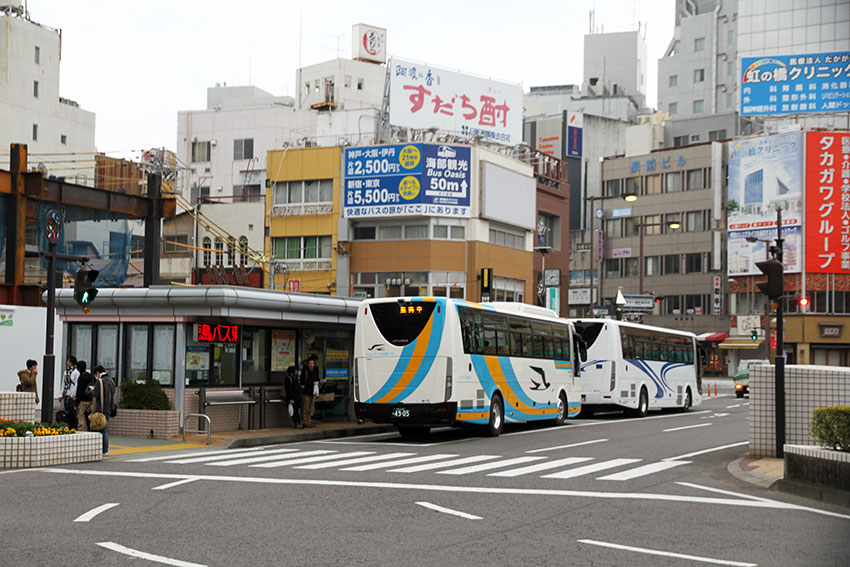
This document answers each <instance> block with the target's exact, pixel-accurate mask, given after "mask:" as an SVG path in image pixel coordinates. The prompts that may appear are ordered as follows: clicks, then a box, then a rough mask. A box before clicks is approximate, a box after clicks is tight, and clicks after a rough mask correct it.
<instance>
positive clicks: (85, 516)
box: [74, 502, 118, 522]
mask: <svg viewBox="0 0 850 567" xmlns="http://www.w3.org/2000/svg"><path fill="white" fill-rule="evenodd" d="M116 506H118V502H112V503H110V504H104V505H102V506H98V507H97V508H92V509H91V510H89V511H88V512H86V513H85V514H83V515H81V516H79V517H78V518H77V519H76V520H74V521H75V522H88V521H89V520H91V519H92V518H94V517H95V516H97V515H98V514H100V513H101V512H106V511H107V510H109V509H110V508H115V507H116Z"/></svg>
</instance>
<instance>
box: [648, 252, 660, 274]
mask: <svg viewBox="0 0 850 567" xmlns="http://www.w3.org/2000/svg"><path fill="white" fill-rule="evenodd" d="M645 260H646V272H645V275H647V276H660V275H661V256H647V257H646V258H645Z"/></svg>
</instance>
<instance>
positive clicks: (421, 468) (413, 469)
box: [389, 455, 499, 473]
mask: <svg viewBox="0 0 850 567" xmlns="http://www.w3.org/2000/svg"><path fill="white" fill-rule="evenodd" d="M498 458H499V455H475V456H474V457H464V458H462V459H454V460H451V461H442V462H439V463H426V464H424V465H414V466H412V467H403V468H400V469H390V470H389V472H400V473H415V472H422V471H430V470H434V469H445V468H448V467H453V466H455V465H466V464H468V463H479V462H481V461H492V460H493V459H498Z"/></svg>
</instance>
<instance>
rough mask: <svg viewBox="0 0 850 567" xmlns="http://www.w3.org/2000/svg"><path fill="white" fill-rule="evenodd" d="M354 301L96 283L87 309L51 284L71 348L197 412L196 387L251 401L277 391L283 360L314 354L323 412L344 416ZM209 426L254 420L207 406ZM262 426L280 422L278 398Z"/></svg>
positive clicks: (81, 356)
mask: <svg viewBox="0 0 850 567" xmlns="http://www.w3.org/2000/svg"><path fill="white" fill-rule="evenodd" d="M358 302H359V301H358V300H355V299H349V298H341V297H331V296H322V295H308V294H289V293H282V292H274V291H266V290H259V289H254V288H239V287H231V286H212V287H168V286H164V287H154V288H149V289H101V290H100V293H99V294H98V297H97V301H96V302H94V303H93V304H91V306H90V312H89V314H83V313H82V312H81V310H80V308H79V306H78V305H77V304H76V303H75V302H74V298H73V290H72V289H61V290H57V300H56V304H57V312H58V314H59V315H60V318H61V320H62V322H63V325H64V327H65V329H64V330H65V335H64V336H65V337H67V343H66V345H65V348H64V350H63V353H62V356H63V360H64V358H65V357H66V356H67V355H70V354H72V355H74V356H75V357H77V359H78V360H85V361H86V362H87V363H88V365H89V367H90V368H91V367H94V366H96V365H98V364H100V365H103V367H104V368H105V369H106V370H107V372H109V374H110V375H111V376H113V377H116V378H117V381H118V382H122V381H124V380H142V379H152V380H155V381H156V382H158V383H159V384H160V385H161V386H162V387H163V388H164V389H165V390H166V393H167V394H168V396H169V398H170V399H171V400H172V402H173V403H174V407H175V408H176V409H179V410H181V423H182V418H183V416H184V415H185V414H187V413H196V412H198V410H199V396H198V392H199V390H200V389H201V388H210V389H237V388H251V391H252V392H253V393H254V395H255V396H256V399H257V402H258V403H265V401H266V400H267V399H269V397H270V396H275V397H279V392H278V391H279V388H280V386H281V384H282V383H283V377H284V374H285V372H286V369H287V368H288V367H289V366H296V367H299V368H300V362H301V361H304V360H306V359H307V358H308V357H309V356H310V355H313V354H315V355H316V356H318V358H319V368H320V371H321V375H322V377H323V379H324V380H325V385H324V388H325V392H326V393H333V394H334V402H333V403H332V404H331V403H329V404H327V405H326V406H325V407H324V408H323V409H322V410H321V415H320V417H321V418H324V419H347V418H348V417H349V416H350V415H351V413H350V411H349V408H350V406H351V396H350V385H349V377H350V376H351V367H352V364H353V360H352V353H353V338H354V318H355V315H356V309H357V304H358ZM207 409H208V411H207V412H206V413H208V415H210V417H211V419H212V420H213V422H214V423H213V430H214V431H222V430H227V429H237V428H239V427H260V426H262V424H261V423H259V417H258V416H259V414H260V412H254V414H255V415H254V422H253V423H247V422H246V416H247V413H248V412H241V411H236V410H237V409H238V408H223V407H217V408H207ZM263 413H264V415H265V417H266V420H265V425H266V427H276V426H280V425H286V424H287V422H288V418H287V416H285V415H283V414H284V410H283V404H269V405H268V406H267V409H266V411H264V412H263Z"/></svg>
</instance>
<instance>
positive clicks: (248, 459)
mask: <svg viewBox="0 0 850 567" xmlns="http://www.w3.org/2000/svg"><path fill="white" fill-rule="evenodd" d="M329 453H336V451H303V452H300V451H298V452H294V453H289V454H287V455H283V454H274V455H260V456H257V457H245V458H244V459H232V460H227V461H218V462H215V463H207V466H212V467H232V466H234V465H250V464H253V463H264V462H266V461H283V460H286V459H295V458H300V457H308V456H310V455H327V454H329Z"/></svg>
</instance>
